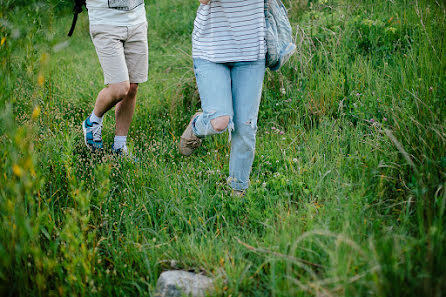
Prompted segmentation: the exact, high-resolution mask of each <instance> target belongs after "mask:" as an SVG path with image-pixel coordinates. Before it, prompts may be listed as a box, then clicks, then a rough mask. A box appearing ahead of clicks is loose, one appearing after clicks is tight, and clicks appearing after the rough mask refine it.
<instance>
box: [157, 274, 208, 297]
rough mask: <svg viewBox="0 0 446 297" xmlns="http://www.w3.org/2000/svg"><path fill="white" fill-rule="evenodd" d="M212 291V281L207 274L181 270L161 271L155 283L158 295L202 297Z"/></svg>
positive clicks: (163, 296)
mask: <svg viewBox="0 0 446 297" xmlns="http://www.w3.org/2000/svg"><path fill="white" fill-rule="evenodd" d="M212 293H214V283H213V281H212V279H210V278H209V277H207V276H204V275H201V274H196V273H192V272H188V271H182V270H170V271H165V272H163V273H161V275H160V277H159V279H158V281H157V283H156V295H155V296H158V297H182V296H191V297H204V296H207V295H208V294H212Z"/></svg>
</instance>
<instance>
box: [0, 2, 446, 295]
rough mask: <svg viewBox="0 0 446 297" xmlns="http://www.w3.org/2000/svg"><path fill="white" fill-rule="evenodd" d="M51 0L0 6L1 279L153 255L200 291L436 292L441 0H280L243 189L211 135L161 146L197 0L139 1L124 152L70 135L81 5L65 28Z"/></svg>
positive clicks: (82, 110) (56, 277)
mask: <svg viewBox="0 0 446 297" xmlns="http://www.w3.org/2000/svg"><path fill="white" fill-rule="evenodd" d="M53 2H54V3H57V4H53ZM53 2H52V1H44V2H43V1H42V2H38V1H28V2H27V3H25V2H20V1H19V2H16V3H12V1H6V2H5V3H4V5H2V10H1V13H0V40H1V46H0V68H1V71H0V75H1V79H0V86H1V89H2V90H3V91H2V94H1V101H0V110H1V111H0V123H1V125H0V160H1V162H0V168H1V172H0V185H1V188H0V218H1V220H0V230H1V234H2V235H1V236H0V280H1V281H0V291H1V292H2V295H3V296H18V295H23V296H66V295H70V296H99V295H101V296H102V295H108V296H110V295H112V296H128V295H141V296H150V295H153V294H154V292H155V285H156V280H157V278H158V276H159V274H160V273H161V272H162V271H163V270H167V269H185V270H191V271H196V272H203V273H205V274H207V275H210V276H212V277H214V278H215V279H216V288H217V292H216V295H218V296H442V295H443V294H444V292H445V290H446V287H445V284H446V269H445V266H444V263H445V262H446V249H445V246H446V234H445V226H446V220H445V204H446V192H445V172H446V154H445V152H446V142H445V138H446V125H445V124H446V123H445V118H446V117H445V116H446V108H445V98H446V85H445V82H446V77H445V74H446V71H445V70H446V54H445V51H446V41H445V39H444V37H443V32H445V30H446V23H445V18H446V14H445V9H446V7H445V5H444V3H443V2H441V1H440V2H439V1H418V0H413V1H409V0H402V1H393V2H390V1H374V2H373V3H372V2H369V1H347V0H338V1H335V0H331V1H322V0H321V1H308V2H306V1H303V0H299V1H288V0H285V4H286V5H287V6H288V7H289V8H290V10H289V16H290V19H291V22H292V25H293V28H294V29H295V34H296V44H297V46H298V52H297V54H296V55H295V56H294V57H293V58H292V60H291V61H290V63H288V64H287V65H286V66H285V67H284V68H283V69H281V71H280V72H277V73H271V72H268V73H267V75H266V78H265V83H264V91H263V98H262V104H261V108H260V113H259V131H258V137H257V152H256V159H255V162H254V166H253V172H252V175H251V182H252V185H251V188H250V190H249V191H248V193H247V195H246V197H245V198H243V199H234V197H231V196H230V189H229V188H228V186H227V185H226V177H227V174H228V154H229V146H228V143H227V135H220V136H217V137H214V138H211V139H207V140H206V141H205V142H204V144H203V147H202V148H200V149H199V150H198V151H197V153H196V154H195V155H194V156H193V157H191V158H184V157H181V156H180V155H179V154H178V153H177V142H178V138H179V135H180V134H181V132H182V129H183V128H184V126H185V125H186V123H187V121H188V119H189V118H190V116H191V115H192V114H193V113H194V112H195V111H196V110H197V109H198V108H199V95H198V92H197V89H196V86H195V81H194V75H193V68H192V60H191V56H190V55H191V53H190V52H191V50H190V48H191V46H190V33H191V31H192V27H193V19H194V13H195V10H196V7H197V3H194V2H191V1H186V0H172V1H162V0H152V1H146V10H147V15H148V22H149V48H150V72H149V81H148V82H147V83H144V84H142V85H141V86H140V90H139V94H138V105H137V110H136V113H135V116H134V120H133V123H132V127H131V131H130V135H129V136H130V137H129V138H130V144H131V146H132V149H133V151H134V153H135V154H136V155H137V156H138V158H139V162H135V163H133V162H129V161H126V160H116V159H114V158H113V157H111V156H110V155H108V154H107V153H105V154H102V155H92V154H90V153H89V152H87V151H86V149H85V148H84V145H83V142H82V136H81V134H82V132H81V128H80V123H81V121H82V120H83V119H84V118H85V117H86V115H87V114H88V113H89V112H91V109H92V107H93V101H94V98H95V96H96V94H97V93H98V91H99V90H100V89H101V88H102V86H103V85H102V73H101V69H100V66H99V63H98V61H97V57H96V53H95V51H94V47H93V45H92V43H91V41H90V39H89V34H88V21H87V15H86V14H83V15H81V17H80V21H79V23H78V27H77V28H76V31H75V35H74V36H73V37H72V38H71V39H69V40H68V43H67V38H66V37H65V34H66V33H67V32H66V31H67V30H68V28H69V25H70V21H71V15H70V14H69V13H67V10H66V7H67V6H70V4H69V3H67V1H57V2H56V1H53ZM23 20H27V21H26V22H24V21H23ZM113 126H114V119H113V116H112V115H111V113H110V114H108V115H107V116H106V117H105V122H104V127H105V129H104V132H103V135H104V141H105V144H106V147H107V148H109V147H110V146H111V143H112V139H113Z"/></svg>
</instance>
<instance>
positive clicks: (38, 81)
mask: <svg viewBox="0 0 446 297" xmlns="http://www.w3.org/2000/svg"><path fill="white" fill-rule="evenodd" d="M44 82H45V78H44V77H43V74H42V73H39V76H38V77H37V84H38V85H39V86H43V83H44Z"/></svg>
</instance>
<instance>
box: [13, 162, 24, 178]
mask: <svg viewBox="0 0 446 297" xmlns="http://www.w3.org/2000/svg"><path fill="white" fill-rule="evenodd" d="M12 172H13V173H14V174H15V175H17V176H18V177H21V176H22V175H23V170H22V168H20V166H19V165H17V164H14V165H13V166H12Z"/></svg>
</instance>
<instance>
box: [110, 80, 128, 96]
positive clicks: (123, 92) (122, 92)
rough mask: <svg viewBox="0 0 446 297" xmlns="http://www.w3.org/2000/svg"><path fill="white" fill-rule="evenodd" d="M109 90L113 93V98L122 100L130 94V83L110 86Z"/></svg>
mask: <svg viewBox="0 0 446 297" xmlns="http://www.w3.org/2000/svg"><path fill="white" fill-rule="evenodd" d="M109 88H110V90H111V92H112V96H113V97H114V98H115V99H118V100H121V99H123V98H124V97H125V96H127V94H128V93H129V91H130V83H129V82H128V81H125V82H121V83H117V84H110V85H109Z"/></svg>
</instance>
